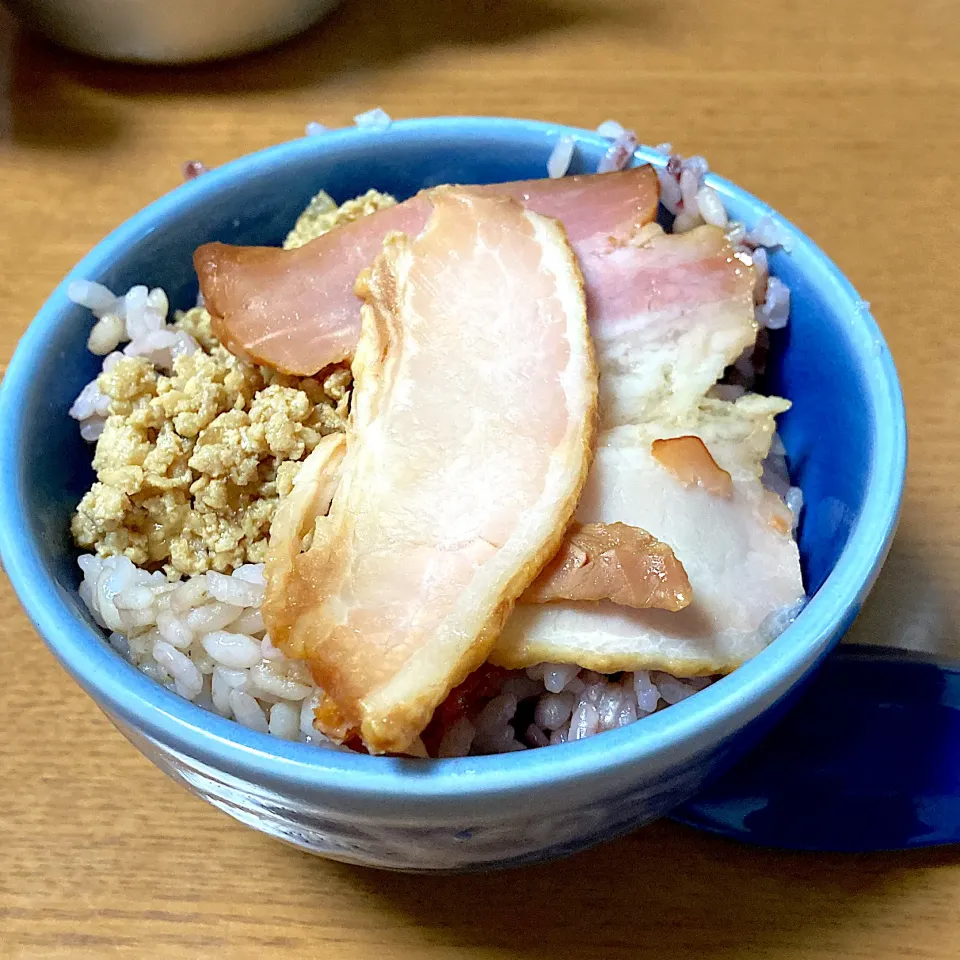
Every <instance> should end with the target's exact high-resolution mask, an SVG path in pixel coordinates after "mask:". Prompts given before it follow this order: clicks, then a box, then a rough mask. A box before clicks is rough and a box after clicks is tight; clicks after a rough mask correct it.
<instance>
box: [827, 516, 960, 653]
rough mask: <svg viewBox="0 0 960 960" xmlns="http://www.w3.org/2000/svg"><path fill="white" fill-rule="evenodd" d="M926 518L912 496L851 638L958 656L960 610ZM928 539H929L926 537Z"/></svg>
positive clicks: (852, 640) (853, 640)
mask: <svg viewBox="0 0 960 960" xmlns="http://www.w3.org/2000/svg"><path fill="white" fill-rule="evenodd" d="M922 531H923V519H922V518H921V517H919V516H918V513H917V509H916V507H915V504H914V503H912V502H911V501H910V499H909V497H908V499H907V502H906V503H905V505H904V508H903V516H902V518H901V520H900V526H899V528H898V530H897V536H896V539H895V540H894V542H893V548H892V549H891V551H890V556H889V557H888V558H887V561H886V563H885V564H884V567H883V570H882V571H881V572H880V576H879V577H878V578H877V582H876V584H875V586H874V588H873V590H872V592H871V594H870V599H869V600H868V601H867V603H866V604H864V607H863V610H862V612H861V614H860V616H859V617H858V618H857V621H856V623H854V625H853V627H852V628H851V629H850V632H849V633H848V634H847V637H846V639H845V642H847V643H855V644H856V643H869V644H878V645H880V646H885V647H901V648H903V649H907V650H918V651H922V652H924V653H932V654H936V655H938V656H941V657H949V658H952V659H954V660H960V610H958V609H956V606H957V598H956V591H955V590H948V589H945V584H944V582H943V581H944V578H943V575H942V574H941V573H940V570H939V569H938V568H939V565H938V563H937V562H936V560H937V558H936V557H934V556H932V549H933V548H932V547H931V545H929V542H928V541H929V536H927V537H926V538H924V536H923V535H922ZM925 541H926V542H925Z"/></svg>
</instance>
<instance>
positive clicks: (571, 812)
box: [0, 118, 906, 871]
mask: <svg viewBox="0 0 960 960" xmlns="http://www.w3.org/2000/svg"><path fill="white" fill-rule="evenodd" d="M564 133H571V134H573V135H574V136H576V138H577V141H578V150H577V156H576V159H575V163H574V172H583V171H589V170H593V169H595V166H596V163H597V160H598V159H599V157H600V156H601V154H602V153H603V151H604V149H605V146H606V143H605V141H603V140H602V139H601V138H600V137H598V136H597V135H596V134H593V133H589V132H585V131H582V130H570V129H568V128H563V127H557V126H553V125H550V124H545V123H534V122H526V121H518V120H503V119H471V118H452V119H427V120H409V121H403V122H398V123H395V124H394V125H393V126H392V127H391V128H390V129H389V130H388V131H387V132H385V133H373V132H369V131H360V130H356V129H347V130H339V131H335V132H331V133H328V134H325V135H323V136H320V137H314V138H308V139H303V140H298V141H295V142H293V143H287V144H283V145H281V146H277V147H273V148H271V149H268V150H264V151H262V152H261V153H256V154H253V155H252V156H248V157H244V158H243V159H240V160H237V161H236V162H234V163H230V164H227V165H226V166H224V167H221V168H219V169H217V170H214V171H212V172H211V173H208V174H206V175H205V176H203V177H201V178H199V179H198V180H195V181H193V182H191V183H188V184H185V185H184V186H182V187H180V188H178V189H177V190H174V191H173V192H172V193H170V194H168V195H167V196H165V197H163V198H162V199H160V200H158V201H157V202H156V203H154V204H152V205H151V206H149V207H147V208H146V209H145V210H143V211H142V212H141V213H139V214H137V215H136V216H135V217H133V219H131V220H129V221H128V222H127V223H126V224H124V225H123V226H122V227H120V228H119V229H118V230H117V231H115V232H114V233H113V234H111V235H110V236H109V237H108V238H107V239H106V240H104V241H103V242H102V243H100V244H99V245H98V246H97V247H95V248H94V249H93V251H92V252H91V253H90V254H88V255H87V256H86V257H85V258H84V259H83V261H82V262H81V263H80V264H78V266H77V267H76V269H75V270H74V271H73V272H72V273H71V274H70V276H69V277H67V278H66V280H64V282H63V283H62V284H61V285H60V287H59V288H58V289H57V290H56V291H55V292H54V294H53V296H52V297H51V298H50V300H49V301H48V302H47V304H46V305H45V306H44V307H43V309H42V310H41V311H40V313H39V315H38V316H37V318H36V319H35V320H34V322H33V324H32V325H31V326H30V328H29V330H28V331H27V333H26V334H25V335H24V337H23V340H22V341H21V343H20V346H19V348H18V349H17V352H16V354H15V356H14V358H13V360H12V362H11V364H10V368H9V370H8V372H7V375H6V377H5V379H4V382H3V386H2V389H0V475H2V476H4V477H5V478H6V481H5V482H4V483H3V484H2V485H0V554H2V558H3V562H4V564H5V567H6V571H7V573H8V575H9V577H10V580H11V581H12V583H13V586H14V588H15V589H16V591H17V593H18V595H19V597H20V600H21V601H22V603H23V605H24V607H25V608H26V610H27V613H28V614H29V615H30V618H31V619H32V621H33V623H34V625H35V626H36V628H37V631H38V632H39V633H40V635H41V636H42V637H43V638H44V640H45V641H46V643H47V644H48V645H49V646H50V648H51V649H52V650H53V652H54V654H55V655H56V656H57V657H58V659H59V660H60V662H61V663H62V664H63V665H64V667H65V668H66V669H67V671H68V672H69V673H70V674H71V675H72V676H73V677H74V678H75V679H76V680H77V682H78V683H80V684H81V686H82V687H83V688H84V689H85V690H86V691H87V693H89V695H90V696H91V697H93V698H94V700H95V701H96V702H97V704H98V705H99V706H100V707H101V709H102V710H103V711H104V712H105V713H106V714H107V716H109V717H110V719H111V720H112V721H113V722H114V723H115V724H116V726H117V727H118V728H119V729H120V731H121V732H122V733H123V734H124V735H125V736H126V737H127V738H128V739H129V740H130V741H131V742H132V743H134V745H135V746H136V747H137V748H138V749H140V750H141V751H142V752H143V753H144V754H145V755H146V756H147V757H149V758H150V759H151V760H152V761H153V762H154V763H156V764H157V766H159V767H160V768H161V769H163V770H165V771H166V772H167V773H168V774H170V776H172V777H173V778H174V779H175V780H178V781H179V782H180V783H182V784H184V785H185V786H186V787H187V788H188V789H190V790H192V791H194V792H195V793H197V794H198V795H199V796H201V797H203V798H204V799H206V800H208V801H209V802H210V803H212V804H214V805H215V806H217V807H219V808H220V809H222V810H224V811H226V812H227V813H229V814H230V815H231V816H234V817H236V818H237V819H238V820H241V821H242V822H244V823H247V824H249V825H250V826H252V827H255V828H257V829H259V830H263V831H264V832H266V833H269V834H271V835H273V836H275V837H278V838H280V839H283V840H286V841H288V842H290V843H293V844H295V845H297V846H298V847H301V848H303V849H305V850H308V851H311V852H314V853H318V854H321V855H324V856H328V857H334V858H336V859H340V860H345V861H349V862H354V863H361V864H368V865H373V866H378V867H387V868H397V869H404V870H422V871H429V870H464V869H471V868H478V867H500V866H507V865H515V864H521V863H525V862H531V861H536V860H541V859H546V858H550V857H556V856H559V855H561V854H566V853H571V852H573V851H575V850H579V849H581V848H583V847H587V846H589V845H591V844H594V843H597V842H598V841H600V840H603V839H606V838H609V837H612V836H615V835H617V834H620V833H623V832H625V831H628V830H631V829H633V828H634V827H637V826H639V825H640V824H643V823H646V822H648V821H650V820H653V819H654V818H656V817H659V816H661V815H663V814H665V813H667V812H669V811H670V810H671V809H673V808H675V807H676V806H677V805H679V804H680V803H682V802H683V801H685V800H687V799H688V798H690V797H692V796H693V795H694V794H695V793H696V792H697V791H698V790H699V789H700V787H701V786H702V785H703V784H704V783H705V782H706V781H707V780H708V779H709V778H711V777H713V776H714V775H715V774H717V773H718V772H720V771H721V770H723V769H725V768H726V767H728V766H729V765H730V764H731V763H732V762H733V761H734V760H736V759H737V758H738V757H739V756H740V755H741V754H743V752H744V751H745V750H747V749H748V747H749V746H751V745H752V744H753V743H755V742H756V741H757V740H758V738H759V737H760V736H761V735H762V734H763V733H764V731H766V730H767V729H768V728H769V727H770V725H771V723H772V722H773V720H774V719H775V717H776V716H777V715H778V713H779V712H780V711H781V710H782V709H783V707H784V705H785V704H787V703H788V702H789V700H790V695H791V694H792V693H795V692H796V690H797V689H798V687H799V685H800V684H801V681H803V680H804V678H805V677H806V676H807V675H808V674H809V673H810V672H811V671H812V670H813V669H814V667H815V666H816V665H817V663H818V661H819V660H820V659H821V658H822V657H823V656H824V655H825V654H826V653H827V651H829V650H830V648H831V647H833V646H834V645H835V644H836V643H837V641H838V640H839V639H840V637H841V636H842V634H843V633H844V631H845V630H846V629H847V628H848V627H849V625H850V623H851V622H852V620H853V619H854V617H855V616H856V614H857V611H858V610H859V608H860V605H861V603H862V602H863V600H864V597H865V596H866V594H867V591H868V590H869V589H870V587H871V585H872V583H873V580H874V578H875V576H876V574H877V572H878V569H879V567H880V565H881V563H882V562H883V560H884V558H885V555H886V552H887V549H888V547H889V544H890V540H891V538H892V536H893V532H894V529H895V526H896V522H897V515H898V509H899V504H900V496H901V490H902V485H903V477H904V467H905V461H906V439H905V424H904V410H903V403H902V398H901V394H900V389H899V385H898V382H897V376H896V371H895V370H894V366H893V363H892V361H891V358H890V354H889V352H888V350H887V347H886V344H885V343H884V341H883V338H882V336H881V335H880V331H879V330H878V329H877V326H876V324H875V323H874V321H873V319H872V318H871V317H870V314H869V312H868V309H867V304H865V303H864V302H863V301H862V300H861V299H860V298H859V296H858V295H857V293H856V291H855V290H854V289H853V288H852V287H851V286H850V284H849V283H848V282H847V280H846V279H844V277H843V275H842V274H841V273H840V271H839V270H838V269H837V268H836V267H835V266H834V265H833V264H832V263H831V262H830V260H828V259H827V257H826V256H824V254H823V253H821V251H820V250H819V249H817V247H816V246H814V244H813V243H812V242H811V241H810V240H808V239H807V238H806V237H805V236H804V235H803V234H801V233H800V232H799V231H798V230H796V229H795V228H794V227H793V226H791V225H790V224H789V223H787V222H786V221H783V220H781V219H780V218H779V217H777V218H776V219H777V222H778V223H779V224H780V225H781V226H783V227H785V228H786V229H787V230H788V231H789V233H790V234H791V236H792V238H793V252H792V253H791V254H790V255H787V254H785V253H783V252H778V253H776V254H774V255H773V256H772V258H771V260H772V267H773V270H774V272H775V273H776V274H778V275H779V276H780V277H781V278H782V279H783V280H784V281H785V282H786V283H787V285H788V286H789V287H790V289H791V291H792V294H793V312H792V317H791V321H790V325H789V327H788V328H787V329H786V330H785V331H782V332H781V333H778V334H776V336H775V338H774V358H775V359H774V362H773V367H772V371H771V380H772V382H771V383H770V388H771V389H772V390H773V391H776V392H777V393H781V394H784V395H786V396H787V397H789V398H790V399H791V400H793V402H794V406H793V408H792V410H791V411H790V412H789V413H788V414H786V415H785V416H784V417H783V418H782V424H781V428H782V436H783V439H784V443H785V444H786V447H787V450H788V452H789V459H790V465H791V468H792V471H793V476H794V479H795V482H797V483H799V484H800V486H801V487H802V488H803V493H804V501H805V504H806V506H805V508H804V515H803V523H802V527H801V534H800V550H801V554H802V559H803V571H804V575H805V578H806V583H807V586H808V589H809V592H810V593H811V594H812V599H811V601H810V603H809V605H808V606H807V607H806V609H805V610H804V611H803V613H802V614H801V615H800V617H799V619H798V620H797V621H796V622H795V623H794V624H793V625H792V626H791V627H790V628H789V629H788V630H787V631H786V632H785V633H784V634H783V635H782V636H781V637H779V638H778V639H777V640H776V641H775V642H774V643H773V644H772V645H771V646H770V647H769V648H768V649H767V650H765V651H764V652H763V653H761V654H760V655H759V656H757V657H756V658H754V659H753V660H752V661H750V662H749V663H748V664H746V665H745V666H743V667H741V668H740V669H739V670H737V671H736V672H735V673H733V674H732V675H731V676H729V677H725V678H724V679H722V680H720V681H719V682H718V683H716V684H714V685H713V686H711V687H709V688H708V689H706V690H704V691H702V692H701V693H698V694H697V695H696V696H695V697H692V698H690V699H688V700H686V701H684V702H682V703H680V704H677V705H676V706H673V707H671V708H670V709H669V710H665V711H662V712H660V713H658V714H655V715H654V716H652V717H649V718H647V719H645V720H644V721H643V722H642V723H638V724H635V725H634V726H631V727H627V728H625V729H621V730H618V731H613V732H609V733H605V734H603V735H602V736H598V737H595V738H593V739H591V740H587V741H582V742H579V743H573V744H569V745H564V746H557V747H551V748H549V749H544V750H533V751H529V752H527V753H521V754H509V755H506V756H494V757H476V758H474V757H471V758H465V759H458V760H442V761H404V760H394V759H386V758H375V757H368V756H356V755H350V754H345V753H339V752H332V751H330V752H328V751H324V750H320V749H317V748H315V747H312V746H309V745H305V744H299V743H289V742H285V741H280V740H276V739H273V738H270V737H268V736H266V735H263V734H259V733H255V732H252V731H250V730H248V729H245V728H244V727H241V726H239V725H238V724H235V723H233V722H231V721H227V720H224V719H222V718H220V717H218V716H215V715H212V714H210V713H206V712H204V711H202V710H201V709H199V708H198V707H195V706H193V705H192V704H190V703H188V702H187V701H185V700H182V699H180V698H178V697H177V696H175V695H174V694H172V693H169V692H167V691H166V690H165V689H163V688H162V687H161V686H158V685H157V684H155V683H153V682H152V681H151V680H149V679H148V678H147V677H145V676H143V675H142V674H141V673H139V672H138V671H137V670H136V669H134V668H133V667H132V666H130V665H129V664H128V663H126V662H125V661H123V660H122V659H121V658H120V657H118V656H117V655H116V654H114V653H113V652H112V651H111V650H110V649H109V647H108V646H107V645H106V644H105V643H104V641H103V637H102V635H101V632H100V631H99V630H98V628H97V627H96V625H95V624H94V623H93V621H92V620H91V618H90V617H89V616H88V614H87V613H86V611H85V609H84V607H83V604H82V603H81V602H80V599H79V597H78V595H77V586H78V569H77V566H76V561H75V553H74V550H73V549H72V547H71V543H70V538H69V533H68V523H69V517H70V513H71V510H72V509H73V507H74V505H75V504H76V503H77V501H78V500H79V498H80V496H81V495H82V493H83V492H84V490H85V489H86V488H87V487H88V485H89V483H90V481H91V477H92V474H91V469H90V449H89V448H88V447H87V445H86V444H84V443H83V442H82V441H81V439H80V436H79V434H78V431H77V427H76V424H75V423H74V422H73V421H72V420H70V419H69V418H68V417H67V409H68V407H69V406H70V403H71V401H72V400H73V398H74V397H75V396H76V394H77V392H78V391H79V390H80V388H81V387H82V386H83V384H85V383H86V382H87V381H88V380H90V379H91V378H92V377H93V376H94V375H95V373H96V370H97V366H96V364H97V361H96V359H95V358H94V357H92V356H90V355H89V354H88V353H87V351H86V349H85V341H86V336H87V333H88V330H89V326H90V319H89V315H88V314H87V313H86V311H84V310H81V309H80V308H78V307H76V306H74V305H72V304H71V303H70V302H69V300H68V299H67V296H66V289H67V283H68V282H69V281H71V280H75V279H80V278H83V279H91V280H99V281H101V282H103V283H105V284H107V285H108V286H109V287H111V288H112V289H115V290H124V289H127V288H128V287H129V286H131V285H132V284H134V283H148V284H150V285H151V286H154V285H156V286H163V287H164V288H165V289H166V290H167V291H168V293H169V295H170V300H171V302H172V303H173V304H175V305H181V306H182V305H187V304H192V303H193V302H194V298H195V296H196V280H195V277H194V273H193V266H192V261H191V255H192V253H193V250H194V248H195V247H196V246H198V245H199V244H201V243H203V242H205V241H208V240H222V241H227V242H231V243H243V244H257V243H259V244H276V243H279V242H280V241H281V240H282V238H283V236H284V234H285V232H286V230H287V229H288V227H289V226H290V224H291V223H292V222H293V221H294V219H295V218H296V216H297V215H298V214H299V212H300V210H301V209H302V208H303V207H304V205H305V204H306V202H307V201H308V199H309V198H310V197H311V196H312V195H313V194H314V193H315V192H316V191H317V190H318V189H319V188H321V187H322V188H324V189H326V190H327V191H329V192H330V193H331V194H333V195H334V197H336V198H337V199H340V200H342V199H345V198H348V197H352V196H354V195H356V194H359V193H361V192H363V191H365V190H367V189H368V188H369V187H371V186H375V187H377V188H379V189H381V190H386V191H389V192H391V193H393V194H396V195H397V196H399V197H406V196H409V195H410V194H412V193H414V192H415V191H416V190H418V189H420V188H422V187H426V186H431V185H434V184H440V183H450V182H455V183H484V182H495V181H505V180H515V179H522V178H528V177H540V176H542V175H543V174H544V171H545V169H546V167H545V165H546V161H547V157H548V155H549V153H550V150H551V148H552V146H553V144H554V143H555V141H556V139H557V137H558V136H560V135H561V134H564ZM637 158H638V162H643V161H652V162H654V163H661V162H662V160H663V158H661V157H659V156H658V155H657V154H655V153H654V152H652V151H647V150H640V151H638V154H637ZM710 182H711V183H712V184H713V186H714V187H716V189H717V190H718V191H719V192H720V193H721V195H722V196H723V198H724V201H725V202H726V204H727V207H728V209H729V211H730V213H731V215H732V216H733V217H735V218H737V219H740V220H743V221H745V222H746V223H747V224H748V225H752V224H753V223H755V222H756V220H757V219H758V218H759V217H760V216H761V215H762V214H771V213H772V211H771V210H770V209H769V208H768V207H767V206H766V205H764V204H763V203H761V202H760V201H758V200H756V199H755V198H754V197H751V196H750V195H749V194H746V193H744V192H743V191H742V190H739V189H738V188H736V187H734V186H733V185H732V184H730V183H728V182H727V181H725V180H722V179H720V178H718V177H711V179H710Z"/></svg>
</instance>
